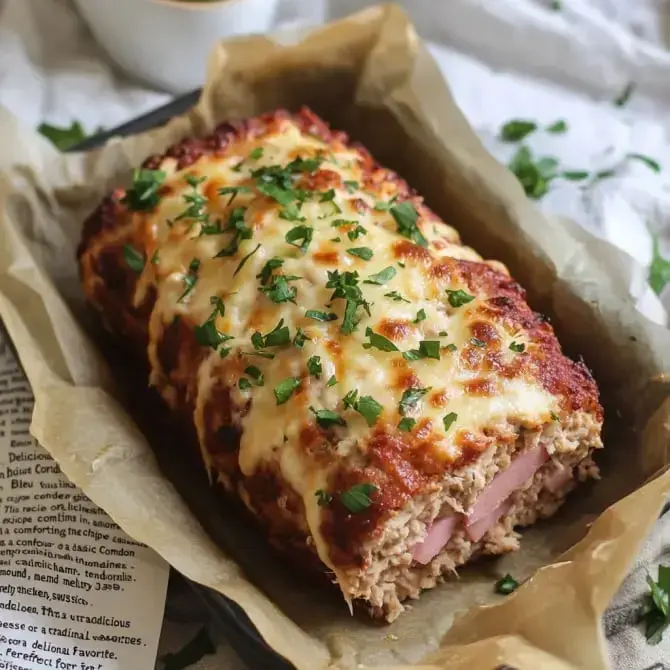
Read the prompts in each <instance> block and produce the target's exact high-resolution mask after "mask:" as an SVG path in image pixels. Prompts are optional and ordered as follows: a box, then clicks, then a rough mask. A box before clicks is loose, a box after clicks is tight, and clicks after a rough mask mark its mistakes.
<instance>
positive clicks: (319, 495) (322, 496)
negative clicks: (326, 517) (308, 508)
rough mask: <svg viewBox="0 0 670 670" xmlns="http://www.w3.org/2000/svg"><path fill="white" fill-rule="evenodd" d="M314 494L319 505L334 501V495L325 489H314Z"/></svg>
mask: <svg viewBox="0 0 670 670" xmlns="http://www.w3.org/2000/svg"><path fill="white" fill-rule="evenodd" d="M314 495H315V496H316V504H317V505H318V506H319V507H326V506H328V505H330V503H332V502H333V496H331V495H330V493H328V492H327V491H324V490H323V489H317V490H316V491H314Z"/></svg>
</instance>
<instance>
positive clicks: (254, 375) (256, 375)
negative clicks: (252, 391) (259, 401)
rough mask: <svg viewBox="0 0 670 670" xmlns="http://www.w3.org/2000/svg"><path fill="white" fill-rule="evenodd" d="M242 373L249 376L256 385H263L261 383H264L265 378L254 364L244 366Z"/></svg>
mask: <svg viewBox="0 0 670 670" xmlns="http://www.w3.org/2000/svg"><path fill="white" fill-rule="evenodd" d="M244 374H245V375H248V376H249V377H251V379H253V381H254V384H256V386H263V384H265V378H264V377H263V373H262V372H261V371H260V369H259V368H257V367H256V366H255V365H250V366H249V367H247V368H245V370H244Z"/></svg>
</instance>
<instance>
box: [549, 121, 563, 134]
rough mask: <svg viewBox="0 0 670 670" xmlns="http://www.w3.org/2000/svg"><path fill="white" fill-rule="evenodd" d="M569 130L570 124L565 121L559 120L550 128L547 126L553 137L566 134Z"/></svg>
mask: <svg viewBox="0 0 670 670" xmlns="http://www.w3.org/2000/svg"><path fill="white" fill-rule="evenodd" d="M567 130H568V124H567V123H566V122H565V121H564V120H563V119H559V120H558V121H554V123H552V124H551V125H550V126H547V132H548V133H552V134H553V135H559V134H561V133H565V132H567Z"/></svg>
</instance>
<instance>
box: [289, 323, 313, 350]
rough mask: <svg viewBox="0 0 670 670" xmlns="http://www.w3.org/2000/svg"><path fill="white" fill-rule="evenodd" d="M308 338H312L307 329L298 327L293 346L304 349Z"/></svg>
mask: <svg viewBox="0 0 670 670" xmlns="http://www.w3.org/2000/svg"><path fill="white" fill-rule="evenodd" d="M307 340H310V338H309V337H307V335H306V333H305V331H304V330H303V329H302V328H298V330H297V332H296V334H295V336H294V337H293V346H294V347H297V348H298V349H302V348H303V347H304V346H305V342H306V341H307Z"/></svg>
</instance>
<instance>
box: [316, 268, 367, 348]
mask: <svg viewBox="0 0 670 670" xmlns="http://www.w3.org/2000/svg"><path fill="white" fill-rule="evenodd" d="M358 283H359V279H358V272H340V271H339V270H333V271H332V272H331V271H328V281H327V282H326V288H332V289H334V291H333V293H332V295H331V296H330V299H331V301H332V300H335V299H337V298H342V299H344V300H345V307H344V317H343V319H342V325H341V326H340V331H341V332H342V333H344V334H345V335H350V334H351V333H353V332H354V330H356V327H357V326H358V322H359V321H360V317H359V316H358V309H359V307H362V308H363V309H364V310H365V311H366V312H367V314H368V316H370V305H369V303H368V302H367V301H366V300H365V299H364V298H363V292H362V291H361V289H360V287H359V286H358Z"/></svg>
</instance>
